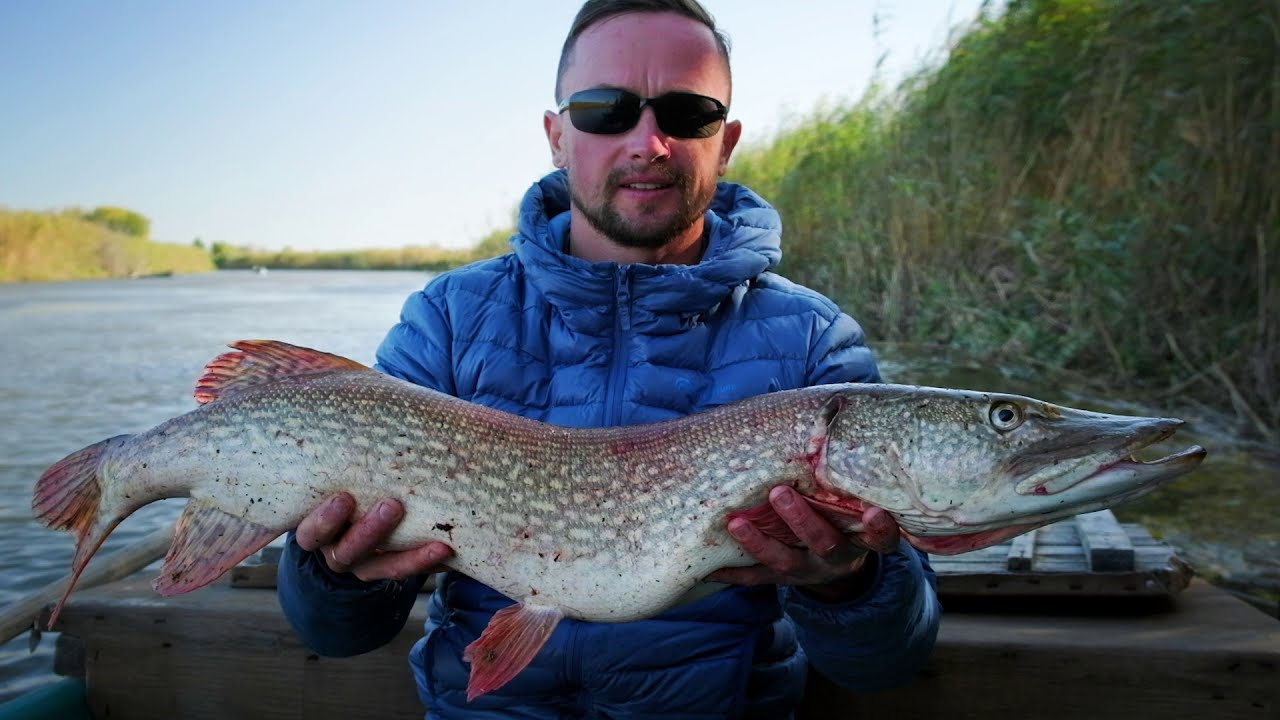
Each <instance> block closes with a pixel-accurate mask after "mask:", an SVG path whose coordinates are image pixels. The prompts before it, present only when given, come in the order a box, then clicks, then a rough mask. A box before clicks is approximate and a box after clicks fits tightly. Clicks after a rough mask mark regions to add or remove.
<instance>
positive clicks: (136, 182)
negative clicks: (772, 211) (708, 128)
mask: <svg viewBox="0 0 1280 720" xmlns="http://www.w3.org/2000/svg"><path fill="white" fill-rule="evenodd" d="M703 3H704V6H705V7H706V8H707V9H708V10H709V11H710V12H711V13H712V15H714V16H715V18H716V20H717V22H718V23H719V25H720V26H721V27H722V29H724V30H725V31H726V32H727V33H728V34H729V36H730V39H731V41H732V44H733V51H732V63H733V73H734V99H733V100H734V102H733V106H732V107H731V109H730V117H731V118H734V119H737V120H740V121H741V122H742V124H743V139H742V143H743V145H740V147H743V146H748V147H749V146H755V145H761V144H764V143H766V142H767V141H768V140H769V139H770V138H772V137H774V136H775V135H776V133H777V132H778V130H779V128H785V127H786V126H787V125H788V124H790V123H794V122H795V121H796V120H797V119H799V118H803V117H804V116H806V115H809V114H811V113H812V112H814V110H815V109H817V108H819V107H820V106H822V105H823V104H827V105H830V104H832V103H837V102H840V101H843V100H851V99H856V98H858V97H859V96H861V94H862V93H863V91H864V90H865V89H866V87H867V85H868V83H869V82H870V81H871V80H872V78H873V76H874V75H875V73H876V72H877V62H878V60H882V62H880V69H879V73H880V78H881V79H882V80H884V81H889V82H895V81H896V80H897V79H899V78H901V77H902V76H903V74H904V73H906V72H907V71H910V70H915V69H917V68H919V67H920V66H921V65H922V64H923V63H925V62H934V63H936V62H937V61H939V59H940V58H942V57H943V53H944V52H945V46H946V42H947V39H948V36H949V33H950V32H951V30H952V29H953V28H955V27H956V26H961V25H964V24H965V23H967V22H968V21H969V20H971V19H972V18H973V17H974V16H975V15H976V14H977V12H978V10H979V7H980V5H981V4H982V0H796V1H795V2H789V3H784V2H777V0H703ZM580 4H581V2H580V0H537V1H536V2H535V1H533V0H472V1H471V2H466V3H460V2H442V1H440V0H416V1H413V2H410V1H408V0H403V1H401V0H394V1H393V0H379V1H377V2H369V3H357V2H336V1H332V0H314V1H306V2H304V1H302V0H273V1H272V2H232V3H205V2H195V1H194V0H179V1H168V0H124V1H122V2H94V1H92V0H59V1H58V2H25V1H24V0H0V207H7V208H9V209H22V210H57V209H61V208H66V207H84V208H92V207H97V206H100V205H117V206H123V207H127V208H130V209H132V210H135V211H138V212H140V213H142V214H143V215H146V216H147V217H148V218H150V219H151V235H152V238H153V239H156V240H160V241H164V242H175V243H182V244H186V243H190V242H192V241H193V240H194V239H196V238H200V239H202V240H203V241H204V242H205V243H206V244H208V243H211V242H225V243H230V244H232V245H248V246H253V247H257V248H264V249H281V248H284V247H291V248H293V249H296V250H331V249H351V248H362V247H398V246H403V245H437V246H441V247H465V246H468V245H471V244H474V243H475V242H476V241H477V240H479V239H480V238H482V237H483V236H485V235H486V234H488V233H489V232H491V231H493V230H496V229H502V228H507V227H510V226H511V224H512V217H513V213H514V209H515V207H516V205H517V203H518V202H519V200H520V198H521V196H522V195H523V194H524V192H525V191H526V190H527V189H528V187H529V186H530V185H531V184H532V183H533V182H534V181H535V180H537V179H538V178H539V177H541V176H542V175H543V174H545V173H546V172H549V171H550V170H551V169H552V167H551V160H550V152H549V150H548V149H547V142H546V136H545V134H544V132H543V128H542V114H543V112H544V111H545V110H547V109H548V108H550V107H551V105H552V104H553V97H552V96H553V91H554V82H555V68H556V63H557V60H558V58H559V52H560V45H561V43H562V42H563V40H564V36H565V34H566V32H567V31H568V28H569V25H570V23H571V21H572V19H573V16H574V14H575V13H576V12H577V10H578V7H579V6H580Z"/></svg>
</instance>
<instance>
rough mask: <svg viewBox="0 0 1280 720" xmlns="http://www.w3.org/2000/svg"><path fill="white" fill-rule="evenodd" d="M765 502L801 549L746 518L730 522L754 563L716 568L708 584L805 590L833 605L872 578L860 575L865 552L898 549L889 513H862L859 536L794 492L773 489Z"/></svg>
mask: <svg viewBox="0 0 1280 720" xmlns="http://www.w3.org/2000/svg"><path fill="white" fill-rule="evenodd" d="M769 504H770V505H772V506H773V509H774V511H775V512H777V513H778V516H779V517H781V518H782V520H783V521H784V522H786V523H787V525H789V526H790V527H791V529H792V531H793V532H795V534H796V537H798V538H800V542H801V543H802V544H803V545H804V547H799V548H797V547H790V546H788V545H786V544H784V543H782V542H779V541H778V540H775V539H773V538H771V537H768V536H766V535H765V534H764V533H762V532H760V530H759V529H758V528H756V527H755V525H753V524H752V523H751V521H749V520H747V519H745V518H740V517H739V518H734V519H733V520H730V521H729V534H730V535H732V536H733V538H734V539H735V540H737V541H738V543H739V544H740V545H742V547H743V549H744V550H746V551H747V552H748V553H751V555H752V556H754V557H755V558H756V559H757V560H759V561H760V564H759V565H753V566H751V567H740V568H721V569H719V570H717V571H715V572H714V573H712V574H711V575H709V576H707V579H708V580H712V581H715V582H724V583H730V584H733V585H761V584H766V583H773V584H778V585H800V586H804V588H805V592H807V593H809V594H810V595H813V596H815V597H817V598H819V599H821V600H827V601H833V602H834V601H838V600H842V599H848V598H851V597H854V596H856V595H857V594H859V593H860V592H861V591H864V590H865V589H866V587H867V585H868V584H869V583H870V581H871V579H870V578H868V577H866V576H867V575H868V574H869V573H860V572H859V571H860V570H862V569H863V566H864V564H865V563H866V560H867V553H868V552H871V551H874V552H879V553H889V552H893V551H894V550H896V549H897V548H898V523H897V522H895V521H894V519H893V517H892V516H891V515H889V513H887V512H885V511H884V510H881V509H880V508H877V507H869V508H867V510H866V512H864V513H863V515H862V525H863V529H862V532H859V533H854V534H852V535H845V534H843V533H841V532H840V530H839V529H837V528H836V527H835V526H834V525H832V524H831V523H830V522H829V521H828V520H827V519H826V518H824V517H822V515H820V514H818V512H817V511H815V510H814V509H813V508H812V507H810V506H809V504H808V503H807V502H805V501H804V499H803V498H801V497H800V495H799V494H798V493H796V491H795V490H793V489H791V488H789V487H786V486H779V487H775V488H774V489H773V490H772V491H771V492H770V493H769Z"/></svg>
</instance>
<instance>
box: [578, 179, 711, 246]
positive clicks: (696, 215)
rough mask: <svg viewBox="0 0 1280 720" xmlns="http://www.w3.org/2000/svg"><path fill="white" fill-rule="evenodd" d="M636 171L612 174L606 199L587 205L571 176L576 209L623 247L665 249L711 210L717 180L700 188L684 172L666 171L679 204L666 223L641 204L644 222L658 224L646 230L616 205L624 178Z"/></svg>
mask: <svg viewBox="0 0 1280 720" xmlns="http://www.w3.org/2000/svg"><path fill="white" fill-rule="evenodd" d="M634 172H635V171H634V170H630V169H619V170H614V171H613V172H610V173H609V177H608V178H607V179H606V181H605V183H604V190H603V192H602V193H600V194H601V195H603V197H601V198H600V200H599V202H597V203H591V202H587V201H586V199H584V198H583V196H582V194H581V193H580V192H578V188H577V187H576V186H575V185H574V183H573V173H572V172H571V173H569V197H570V198H571V199H572V200H573V204H574V206H575V207H576V208H578V210H579V211H581V212H582V215H583V217H585V218H586V219H587V222H588V223H590V224H591V226H592V227H593V228H595V229H596V231H597V232H599V233H600V234H601V235H604V236H605V237H607V238H609V239H610V240H612V241H614V242H616V243H618V244H619V245H621V246H623V247H629V248H643V249H654V248H660V247H663V246H664V245H666V244H667V243H669V242H671V241H672V240H674V239H675V238H677V237H679V236H680V235H681V234H682V233H683V232H685V231H686V230H688V229H689V228H690V227H692V226H693V224H694V223H695V222H697V221H698V220H699V219H700V218H701V217H702V216H703V214H705V213H706V212H707V209H708V208H710V207H711V201H712V199H713V198H714V197H715V193H716V183H715V181H714V180H712V182H709V183H703V184H702V185H700V186H698V185H695V184H694V179H693V178H692V177H690V176H689V175H687V174H685V173H677V172H674V171H666V172H665V176H666V177H664V178H663V182H664V183H670V184H671V185H672V186H674V187H675V189H676V190H677V191H678V192H679V194H680V204H679V205H678V206H677V208H676V211H675V212H674V213H672V214H671V215H670V216H669V217H667V218H666V219H665V220H658V219H657V218H655V217H654V216H653V215H652V214H651V213H652V212H653V211H654V208H650V207H646V205H641V206H640V214H641V220H642V221H643V220H654V221H655V222H654V223H653V224H651V225H649V226H647V227H645V226H641V224H640V223H637V222H633V221H632V220H629V219H628V218H626V217H623V215H622V213H620V212H618V208H617V206H616V204H615V203H614V196H615V195H617V193H618V188H619V187H620V185H621V183H622V180H623V178H625V177H627V175H629V174H633V173H634Z"/></svg>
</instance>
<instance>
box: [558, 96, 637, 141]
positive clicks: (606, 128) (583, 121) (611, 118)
mask: <svg viewBox="0 0 1280 720" xmlns="http://www.w3.org/2000/svg"><path fill="white" fill-rule="evenodd" d="M568 109H569V119H570V120H571V121H572V122H573V126H574V127H576V128H578V129H579V130H581V131H582V132H585V133H591V134H593V135H617V134H619V133H624V132H626V131H628V130H630V129H631V128H633V127H635V126H636V122H637V121H638V120H639V119H640V96H639V95H635V94H633V93H629V92H627V91H626V90H610V89H601V90H583V91H582V92H576V93H574V94H573V95H571V96H570V97H569V108H568Z"/></svg>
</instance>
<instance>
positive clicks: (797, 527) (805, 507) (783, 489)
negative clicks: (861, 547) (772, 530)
mask: <svg viewBox="0 0 1280 720" xmlns="http://www.w3.org/2000/svg"><path fill="white" fill-rule="evenodd" d="M769 504H770V505H772V506H773V509H774V510H775V511H777V513H778V515H779V516H780V517H781V518H782V519H783V521H784V522H786V523H787V525H789V526H790V527H791V530H792V531H793V532H795V534H796V537H798V538H800V542H801V543H803V544H804V546H805V547H807V548H809V549H810V550H812V551H813V553H814V554H815V555H818V556H820V557H822V558H827V557H829V556H833V555H836V554H838V553H841V552H844V553H846V554H847V553H848V551H849V549H850V548H849V544H850V543H849V540H848V539H847V538H846V537H845V536H844V534H843V533H841V532H840V531H839V530H838V529H837V528H836V527H835V526H834V525H832V524H831V522H830V521H829V520H827V519H826V518H824V517H823V516H822V515H819V514H818V512H817V511H816V510H814V509H813V508H812V507H810V506H809V503H807V502H805V501H804V499H803V498H802V497H800V494H799V493H797V492H796V491H795V490H792V489H791V488H789V487H787V486H785V485H779V486H778V487H775V488H774V489H773V490H770V491H769ZM850 559H852V558H850Z"/></svg>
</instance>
